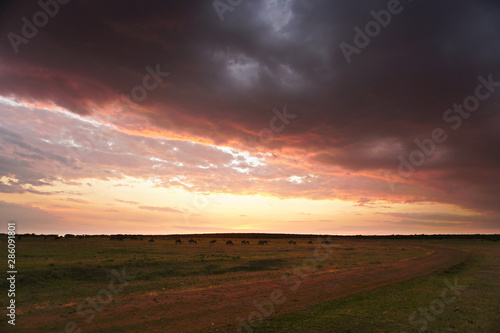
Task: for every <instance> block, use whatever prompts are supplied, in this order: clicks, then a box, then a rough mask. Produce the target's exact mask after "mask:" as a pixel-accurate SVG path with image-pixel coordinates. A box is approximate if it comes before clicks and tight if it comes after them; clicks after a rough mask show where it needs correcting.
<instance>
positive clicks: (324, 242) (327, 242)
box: [321, 241, 332, 245]
mask: <svg viewBox="0 0 500 333" xmlns="http://www.w3.org/2000/svg"><path fill="white" fill-rule="evenodd" d="M321 244H327V245H328V244H332V242H330V241H322V242H321Z"/></svg>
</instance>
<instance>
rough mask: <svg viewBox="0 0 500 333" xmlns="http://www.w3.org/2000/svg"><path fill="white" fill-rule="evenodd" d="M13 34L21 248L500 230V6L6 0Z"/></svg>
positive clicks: (3, 207) (4, 183)
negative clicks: (55, 243) (93, 237)
mask: <svg viewBox="0 0 500 333" xmlns="http://www.w3.org/2000/svg"><path fill="white" fill-rule="evenodd" d="M0 35H1V36H2V39H1V43H0V216H1V219H2V221H4V222H7V221H11V220H15V221H17V226H18V227H17V228H18V232H19V233H45V234H47V233H57V234H66V233H73V234H118V233H141V234H178V233H181V234H182V233H213V232H270V233H271V232H279V233H302V234H304V233H307V234H311V233H312V234H339V235H352V234H365V235H376V234H379V235H380V234H424V233H426V234H436V233H446V234H456V233H468V234H475V233H499V232H500V201H499V198H500V154H499V152H500V112H499V111H500V110H499V105H500V104H499V102H500V61H499V54H500V3H498V2H497V1H492V0H477V1H461V0H443V1H409V0H404V1H400V2H399V1H397V0H390V1H363V2H361V1H351V0H349V1H348V0H337V1H329V0H231V1H230V0H226V1H224V0H216V1H194V0H193V1H155V0H150V1H114V0H110V1H96V0H86V1H78V0H72V1H68V0H59V1H56V0H42V1H40V2H35V1H26V0H20V1H5V2H3V3H2V5H1V7H0ZM5 229H6V227H5Z"/></svg>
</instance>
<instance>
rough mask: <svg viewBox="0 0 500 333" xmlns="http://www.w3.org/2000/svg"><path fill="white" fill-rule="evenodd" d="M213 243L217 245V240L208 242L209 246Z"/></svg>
mask: <svg viewBox="0 0 500 333" xmlns="http://www.w3.org/2000/svg"><path fill="white" fill-rule="evenodd" d="M215 243H217V240H215V239H212V240H211V241H210V242H208V244H210V245H214V244H215Z"/></svg>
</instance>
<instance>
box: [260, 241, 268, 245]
mask: <svg viewBox="0 0 500 333" xmlns="http://www.w3.org/2000/svg"><path fill="white" fill-rule="evenodd" d="M265 244H267V241H265V240H260V241H259V245H265Z"/></svg>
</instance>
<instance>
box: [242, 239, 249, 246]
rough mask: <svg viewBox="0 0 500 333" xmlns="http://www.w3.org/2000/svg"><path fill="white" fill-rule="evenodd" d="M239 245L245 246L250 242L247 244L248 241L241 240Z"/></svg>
mask: <svg viewBox="0 0 500 333" xmlns="http://www.w3.org/2000/svg"><path fill="white" fill-rule="evenodd" d="M241 244H243V245H246V244H250V242H249V241H246V240H242V241H241Z"/></svg>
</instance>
